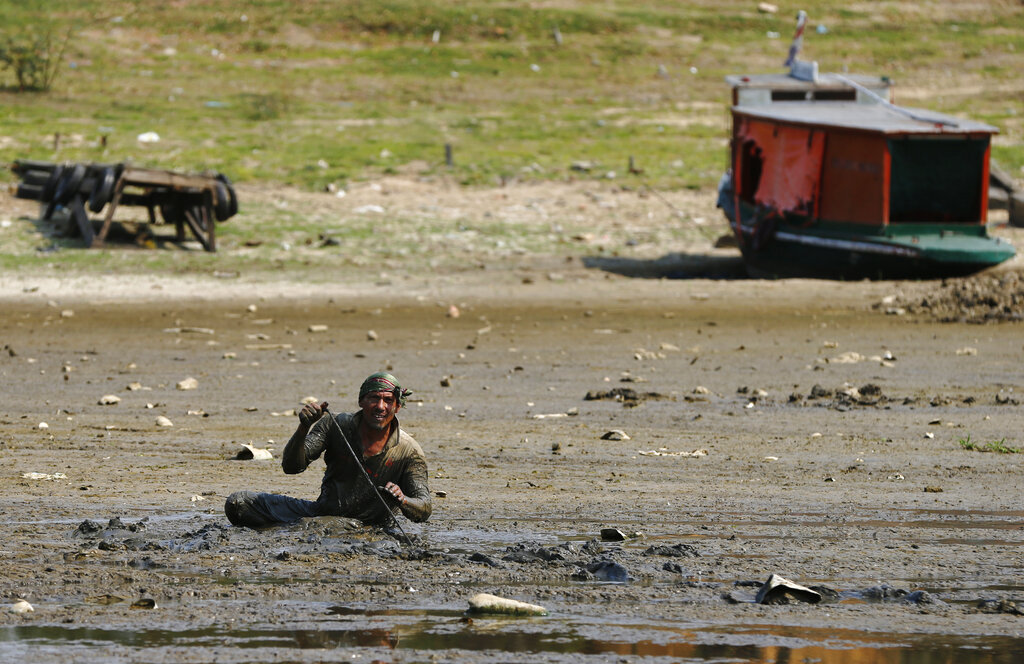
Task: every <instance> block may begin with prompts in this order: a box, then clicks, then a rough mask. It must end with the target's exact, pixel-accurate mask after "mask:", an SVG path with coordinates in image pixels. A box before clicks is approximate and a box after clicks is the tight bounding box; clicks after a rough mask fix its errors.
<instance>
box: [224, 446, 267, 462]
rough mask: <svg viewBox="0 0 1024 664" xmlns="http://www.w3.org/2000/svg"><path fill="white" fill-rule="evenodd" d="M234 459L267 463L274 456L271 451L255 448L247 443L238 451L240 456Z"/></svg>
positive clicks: (237, 455)
mask: <svg viewBox="0 0 1024 664" xmlns="http://www.w3.org/2000/svg"><path fill="white" fill-rule="evenodd" d="M234 458H235V459H236V460H238V461H267V460H269V459H273V458H274V455H273V454H271V453H270V450H265V449H263V448H260V447H253V446H252V445H250V444H248V443H246V444H244V445H242V449H240V450H238V454H236V455H235V456H234Z"/></svg>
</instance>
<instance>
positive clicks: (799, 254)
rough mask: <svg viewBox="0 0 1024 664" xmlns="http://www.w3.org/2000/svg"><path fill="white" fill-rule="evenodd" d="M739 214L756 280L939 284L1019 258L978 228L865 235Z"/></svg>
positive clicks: (921, 226) (923, 226) (861, 230)
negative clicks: (923, 281)
mask: <svg viewBox="0 0 1024 664" xmlns="http://www.w3.org/2000/svg"><path fill="white" fill-rule="evenodd" d="M741 210H742V215H741V218H742V219H743V220H744V223H743V224H742V225H737V224H736V221H735V219H732V218H730V219H729V221H730V223H731V224H732V227H733V230H734V231H735V232H736V235H737V241H738V242H739V246H740V250H741V251H742V253H743V259H744V262H745V263H746V265H747V269H748V272H750V273H751V274H752V275H754V276H759V277H768V278H779V277H813V278H826V279H845V280H855V279H857V280H859V279H936V278H942V277H957V276H965V275H969V274H974V273H976V272H980V271H981V270H985V269H988V268H991V267H994V266H996V265H999V264H1000V263H1002V262H1004V261H1006V260H1009V259H1010V258H1013V256H1014V255H1015V254H1016V250H1015V249H1014V247H1013V245H1011V244H1010V243H1008V242H1006V241H1004V240H1002V239H1000V238H994V237H991V236H990V235H989V234H988V229H987V227H986V226H984V225H981V224H928V223H919V222H914V223H904V224H889V225H886V226H872V227H867V228H865V226H864V225H863V224H843V223H829V222H825V221H813V220H807V219H778V218H774V219H773V218H767V219H765V218H758V217H757V215H756V213H755V211H754V210H753V209H752V208H749V207H746V206H741ZM726 216H727V217H729V216H730V215H729V214H728V210H727V215H726ZM748 220H752V221H753V223H751V222H750V221H748Z"/></svg>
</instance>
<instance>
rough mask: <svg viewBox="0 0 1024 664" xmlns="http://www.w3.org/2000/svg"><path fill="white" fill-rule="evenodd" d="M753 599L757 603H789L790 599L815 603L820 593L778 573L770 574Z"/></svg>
mask: <svg viewBox="0 0 1024 664" xmlns="http://www.w3.org/2000/svg"><path fill="white" fill-rule="evenodd" d="M754 601H756V602H757V603H758V604H789V603H790V602H791V601H796V602H806V603H808V604H817V603H818V602H820V601H821V594H820V593H818V592H815V591H814V590H811V589H810V588H808V587H806V586H801V585H800V584H798V583H793V582H792V581H790V580H789V579H784V578H783V577H781V576H779V575H778V574H772V575H771V576H769V577H768V580H767V581H765V582H764V585H763V586H761V589H760V590H758V591H757V597H756V598H755V599H754Z"/></svg>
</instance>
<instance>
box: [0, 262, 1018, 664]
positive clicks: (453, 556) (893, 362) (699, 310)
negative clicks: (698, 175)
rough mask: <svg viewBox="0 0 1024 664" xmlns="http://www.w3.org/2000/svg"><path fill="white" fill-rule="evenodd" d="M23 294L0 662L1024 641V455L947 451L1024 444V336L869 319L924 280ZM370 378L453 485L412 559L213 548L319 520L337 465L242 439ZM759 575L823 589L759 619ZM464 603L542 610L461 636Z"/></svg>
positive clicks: (14, 331)
mask: <svg viewBox="0 0 1024 664" xmlns="http://www.w3.org/2000/svg"><path fill="white" fill-rule="evenodd" d="M41 283H42V286H41V287H40V288H39V289H38V290H33V289H31V288H27V289H25V290H26V291H27V292H23V293H21V294H20V295H17V296H10V297H9V298H8V302H7V303H6V304H5V314H4V317H3V322H2V327H0V330H2V341H3V345H4V347H5V348H4V353H3V354H2V357H0V373H2V376H3V381H2V382H0V392H2V400H0V403H3V406H2V409H0V422H2V425H3V437H2V440H0V459H2V465H3V468H4V473H3V478H2V481H3V485H4V498H3V512H4V520H3V524H2V525H0V529H2V533H3V542H4V543H3V545H2V549H3V557H4V558H3V559H4V567H3V571H2V573H0V593H2V595H3V598H4V601H5V603H6V604H8V605H11V604H13V603H14V602H15V601H16V600H18V599H20V598H23V599H25V600H27V601H28V602H29V603H30V604H31V605H32V607H33V608H34V612H32V613H24V614H16V613H12V612H9V611H4V612H3V613H2V614H0V616H2V617H0V620H2V626H0V635H2V637H0V652H3V653H4V657H5V659H11V658H12V657H13V656H15V655H23V656H28V655H29V654H30V653H32V654H35V653H43V654H44V656H45V657H44V658H45V659H46V660H47V661H56V662H61V661H67V662H71V661H75V662H82V661H113V660H115V659H120V660H123V661H151V662H161V661H168V662H169V661H175V662H191V661H212V660H216V661H224V662H235V661H246V662H249V661H276V660H279V659H285V660H288V661H341V660H345V661H352V660H353V659H355V660H357V661H360V660H361V661H371V660H379V661H428V660H431V658H433V657H435V656H437V657H440V658H441V659H444V660H451V659H455V658H458V659H460V660H468V661H494V660H502V661H508V660H525V659H532V658H536V657H540V658H543V659H545V660H547V661H577V660H583V659H587V660H588V661H589V660H593V661H602V660H608V661H638V660H640V659H644V660H645V661H679V660H680V659H689V660H697V661H704V660H717V659H728V658H733V659H734V660H743V661H747V660H752V661H770V660H772V659H781V658H782V657H784V656H791V657H796V658H798V659H802V658H811V659H812V660H814V659H816V660H820V661H825V662H843V661H854V658H855V657H857V658H858V659H857V661H907V660H906V657H907V653H909V652H911V651H914V652H917V653H919V655H918V656H919V657H921V659H915V660H914V661H921V662H938V661H948V658H952V660H955V661H976V662H981V661H985V662H1010V661H1015V660H1017V659H1018V658H1019V657H1021V656H1022V654H1024V634H1022V633H1024V617H1021V615H1019V613H1014V610H1015V609H1014V606H1015V605H1014V604H1012V602H1016V603H1019V605H1021V606H1024V602H1022V600H1024V587H1022V585H1021V581H1020V579H1021V570H1022V569H1024V554H1022V549H1021V544H1022V542H1024V510H1022V509H1021V505H1020V490H1019V488H1020V483H1021V461H1020V460H1021V458H1022V455H1020V454H1014V453H998V452H981V451H971V450H966V449H964V448H963V446H962V445H961V441H964V440H967V439H969V440H970V441H971V442H974V443H977V444H978V446H984V445H986V444H988V443H990V442H993V441H1002V443H1003V444H1004V445H1005V446H1007V447H1018V446H1021V445H1022V441H1021V439H1020V433H1019V432H1020V431H1021V430H1022V424H1024V418H1022V412H1024V411H1022V407H1021V404H1020V398H1021V391H1022V390H1024V384H1022V382H1021V378H1020V376H1021V373H1020V363H1021V356H1022V351H1024V348H1022V345H1021V336H1020V329H1019V324H1015V323H1012V322H1011V323H1003V324H997V325H996V324H994V325H987V326H977V325H970V324H968V323H937V322H932V319H931V318H929V317H927V316H915V315H913V314H909V313H904V314H903V315H892V314H893V312H890V315H887V314H886V313H885V309H886V308H887V306H889V305H891V304H892V303H893V299H892V298H891V297H889V296H891V295H892V294H893V293H894V292H897V291H899V292H902V291H901V290H900V289H903V288H907V289H910V290H913V289H919V288H927V287H928V285H923V284H885V283H882V284H876V283H860V284H836V283H824V284H823V283H818V282H812V281H788V282H755V281H743V280H738V281H718V282H712V281H699V280H691V281H686V280H679V281H664V280H662V281H652V280H636V279H628V278H622V277H617V276H606V275H605V274H603V273H601V272H597V271H591V270H586V269H583V268H580V269H578V270H575V271H568V272H566V275H565V278H563V279H560V280H559V281H546V280H543V279H540V280H537V281H535V282H532V283H531V282H529V281H527V282H526V283H523V282H522V281H521V280H506V281H505V282H499V283H497V284H493V283H492V284H482V283H479V284H474V283H469V282H467V283H465V284H462V286H461V287H457V288H452V289H450V290H447V291H445V292H441V293H438V292H434V293H430V294H427V293H425V292H416V291H415V289H412V290H408V291H406V292H403V293H401V294H398V295H396V294H395V292H394V290H393V289H391V288H389V286H388V285H387V284H378V285H367V286H366V287H365V289H363V290H362V291H361V293H360V294H359V295H355V294H353V293H352V292H345V291H344V290H341V289H338V290H337V292H330V291H329V290H328V291H327V292H323V291H321V294H320V295H318V296H317V297H315V298H314V297H307V296H305V295H303V293H302V288H301V286H286V285H279V286H278V287H276V290H274V289H270V288H267V289H265V291H266V293H268V295H267V296H265V297H259V296H257V295H254V294H253V291H249V292H246V288H244V287H236V290H235V291H234V292H231V293H229V294H230V295H231V298H230V299H227V300H225V299H207V298H205V297H201V296H199V295H196V294H193V295H195V296H194V297H187V298H186V297H180V293H178V294H176V293H175V292H173V291H174V289H171V288H168V289H165V290H164V291H160V292H156V293H154V292H153V291H149V292H142V296H140V297H138V298H135V299H131V298H128V299H126V300H124V301H121V302H107V301H102V299H94V300H93V301H90V300H88V299H86V298H82V297H75V296H74V295H71V294H68V293H63V294H62V293H60V292H58V291H54V290H52V288H51V286H52V284H48V282H45V281H44V282H41ZM937 286H938V284H932V287H937ZM48 289H49V290H48ZM142 290H143V289H141V288H140V291H142ZM168 291H171V292H168ZM97 292H100V293H102V292H103V291H102V289H100V290H98V291H97ZM887 297H889V299H888V300H886V298H887ZM883 301H886V302H888V303H889V304H888V305H883V304H880V303H882V302H883ZM250 305H252V306H250ZM452 305H454V306H455V307H456V308H457V309H458V313H459V316H458V317H452V316H450V313H453V310H451V309H450V307H451V306H452ZM311 326H326V330H323V328H321V327H311ZM315 330H322V331H315ZM371 331H372V332H373V334H371ZM371 337H376V338H375V339H371ZM380 367H391V368H392V369H393V371H394V372H395V373H396V374H398V375H399V376H400V377H401V378H402V379H403V381H405V382H406V383H407V384H408V385H410V386H411V387H412V388H413V389H414V390H415V395H414V398H413V401H412V402H411V403H410V404H409V407H408V408H407V409H406V410H404V411H403V412H402V414H401V419H402V422H403V424H404V426H405V427H406V428H407V429H408V430H409V431H411V432H412V433H413V435H414V436H416V438H417V439H418V440H419V441H420V442H421V444H422V445H423V447H424V449H425V450H426V452H427V454H428V457H429V462H430V469H431V481H432V486H431V488H432V490H434V491H437V492H443V494H444V497H438V498H436V499H435V500H436V502H435V509H434V515H433V517H432V518H431V519H430V520H429V521H428V522H427V523H425V524H422V525H414V524H409V523H405V524H404V526H405V528H406V530H407V531H408V532H409V533H410V534H411V535H413V537H414V539H415V544H414V545H413V546H410V547H404V548H403V547H401V546H399V545H398V543H397V542H396V541H395V540H394V539H393V538H391V537H389V536H387V535H386V534H382V533H379V532H374V531H367V530H355V531H353V530H351V529H349V528H348V527H347V525H346V524H345V523H344V522H340V521H337V520H332V519H315V520H311V521H309V522H306V523H301V524H299V525H296V526H293V527H288V528H279V529H271V530H267V531H262V532H254V531H248V530H242V529H237V528H232V527H230V526H229V524H228V523H227V521H226V520H225V519H224V517H223V515H222V511H221V510H222V504H223V500H224V498H225V496H226V495H227V494H228V493H230V492H231V491H234V490H237V489H243V488H251V489H258V490H274V491H279V492H286V493H291V494H293V495H302V496H308V497H313V496H315V495H316V492H317V488H318V484H319V480H320V474H321V472H320V471H321V468H322V466H321V465H319V464H318V465H316V466H314V467H312V468H311V469H310V470H309V471H308V472H306V473H305V474H303V475H300V476H285V475H283V474H282V472H281V470H280V466H279V465H278V463H277V461H276V460H275V461H267V462H263V461H251V460H250V461H241V460H234V459H232V457H234V456H235V454H236V453H237V451H238V450H239V449H240V447H241V445H242V444H245V443H252V444H253V445H255V446H256V447H261V448H270V449H271V450H272V451H273V453H274V454H275V456H276V455H277V454H279V453H280V450H281V447H282V446H283V442H284V441H285V440H286V439H287V437H288V435H289V434H290V432H291V430H292V428H293V426H294V422H295V420H294V417H293V416H292V415H290V411H291V410H292V409H293V408H295V407H296V405H297V404H299V402H300V400H301V399H302V398H303V397H306V396H309V395H314V396H317V397H318V398H321V399H327V400H329V401H330V402H331V403H332V404H333V405H334V407H335V408H341V407H343V406H351V405H353V404H354V402H355V394H354V389H355V387H356V385H357V384H358V382H359V380H360V379H361V378H362V377H363V376H364V375H366V374H368V373H370V372H371V371H373V370H375V369H378V368H380ZM187 378H195V379H196V383H197V387H196V388H195V389H190V390H182V389H177V387H176V386H177V384H178V383H179V382H181V381H184V380H185V379H187ZM442 381H443V382H444V383H445V384H446V385H447V386H442ZM630 390H631V391H632V392H630ZM588 393H590V395H591V397H594V396H606V397H609V396H610V397H612V398H603V399H602V398H591V399H587V398H586V397H587V395H588ZM106 395H114V396H117V397H119V399H120V401H119V403H116V404H113V405H101V404H100V403H99V402H100V401H101V399H102V398H103V397H104V396H106ZM616 395H618V397H619V398H615V396H616ZM623 396H625V397H626V398H625V399H623V398H621V397H623ZM631 397H635V398H631ZM160 416H163V417H166V418H167V419H168V420H170V423H171V424H172V426H159V425H158V424H157V423H156V421H157V418H158V417H160ZM611 430H621V431H623V432H624V433H626V434H627V435H628V439H625V440H604V439H602V436H603V435H604V434H605V433H606V432H609V431H611ZM703 451H706V454H703V453H702V452H703ZM693 452H697V454H691V453H693ZM28 473H40V474H42V475H43V476H44V477H42V478H41V479H33V477H38V476H31V475H29V476H26V474H28ZM45 476H49V478H47V477H45ZM602 528H617V529H619V530H620V531H622V532H623V533H625V534H627V535H629V536H630V537H629V538H628V539H627V540H626V541H624V542H605V541H601V540H600V531H601V529H602ZM634 535H636V536H635V537H634ZM773 572H774V573H778V574H781V575H783V576H785V577H787V578H790V579H792V580H794V581H797V582H799V583H802V584H804V585H816V586H824V587H826V588H828V589H831V590H834V591H836V593H837V595H836V596H834V597H831V598H830V601H829V602H828V603H823V604H820V605H817V606H810V605H803V604H796V605H787V606H762V605H757V604H754V603H752V599H753V596H754V593H755V592H756V590H757V585H758V584H759V583H760V582H762V581H764V580H765V579H766V578H767V577H768V575H769V574H771V573H773ZM623 575H625V576H623ZM904 591H906V593H913V592H914V591H925V592H924V593H916V594H913V595H911V596H910V598H909V599H908V597H907V596H905V593H904ZM476 592H490V593H493V594H497V595H502V596H506V597H511V598H515V599H520V600H525V601H528V602H533V603H538V604H542V605H544V606H545V607H547V608H548V609H549V610H550V612H551V615H550V616H548V617H546V618H527V619H508V618H505V619H499V618H486V617H472V618H471V617H467V616H466V615H465V614H464V611H465V609H466V608H467V599H468V597H470V596H471V595H472V594H474V593H476ZM149 600H151V601H149ZM983 600H994V601H993V602H990V603H989V604H987V605H985V606H984V607H983V608H982V609H981V610H979V608H978V604H979V602H980V601H983ZM1000 600H1003V602H1002V603H999V601H1000ZM153 604H155V607H156V608H151V607H152V605H153ZM33 656H35V655H33Z"/></svg>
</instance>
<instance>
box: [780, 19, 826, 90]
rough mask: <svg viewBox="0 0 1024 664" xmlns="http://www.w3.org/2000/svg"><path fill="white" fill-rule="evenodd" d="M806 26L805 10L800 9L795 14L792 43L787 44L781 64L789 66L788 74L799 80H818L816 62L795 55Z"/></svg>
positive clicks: (814, 81)
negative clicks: (794, 29)
mask: <svg viewBox="0 0 1024 664" xmlns="http://www.w3.org/2000/svg"><path fill="white" fill-rule="evenodd" d="M806 27H807V12H805V11H804V10H802V9H801V10H800V11H799V12H798V13H797V15H796V32H795V33H794V34H793V43H792V44H790V45H789V54H788V55H787V56H786V62H784V63H783V64H784V65H785V66H786V67H789V75H790V76H792V77H793V78H795V79H797V80H799V81H810V82H812V83H817V82H818V63H817V62H814V61H812V62H804V61H803V60H798V59H797V57H796V56H797V55H799V53H800V49H801V48H803V45H804V28H806Z"/></svg>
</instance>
